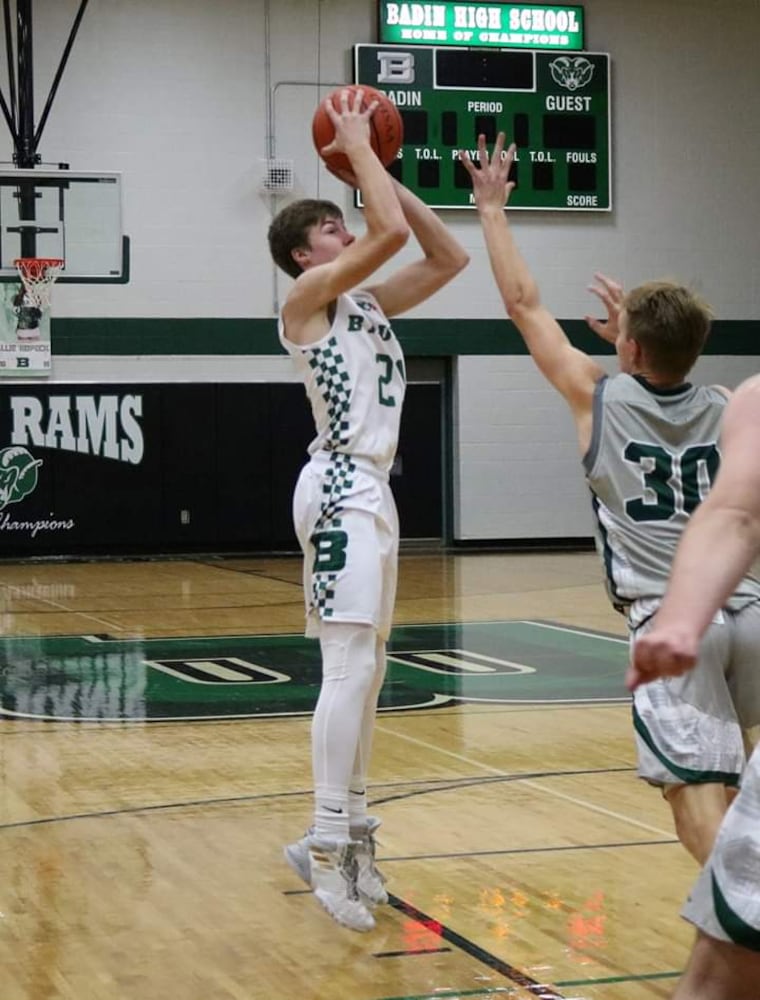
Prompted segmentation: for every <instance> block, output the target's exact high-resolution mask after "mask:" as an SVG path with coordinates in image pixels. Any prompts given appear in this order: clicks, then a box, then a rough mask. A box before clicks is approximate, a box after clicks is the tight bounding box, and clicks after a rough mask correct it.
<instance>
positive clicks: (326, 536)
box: [293, 452, 399, 639]
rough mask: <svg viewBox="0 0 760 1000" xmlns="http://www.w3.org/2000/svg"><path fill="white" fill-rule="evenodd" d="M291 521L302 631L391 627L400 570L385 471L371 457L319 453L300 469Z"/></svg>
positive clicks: (394, 516) (395, 519)
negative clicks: (328, 626) (299, 565)
mask: <svg viewBox="0 0 760 1000" xmlns="http://www.w3.org/2000/svg"><path fill="white" fill-rule="evenodd" d="M293 521H294V524H295V529H296V534H297V535H298V541H299V543H300V545H301V549H302V550H303V554H304V567H303V584H304V598H305V603H306V635H307V636H310V637H313V638H316V637H317V636H318V634H319V622H320V620H321V621H329V622H348V623H353V624H357V625H371V626H373V628H375V629H376V630H377V631H378V634H379V635H380V637H381V638H382V639H387V638H388V636H389V634H390V630H391V621H392V618H393V607H394V604H395V600H396V577H397V572H398V537H399V527H398V515H397V513H396V504H395V502H394V499H393V494H392V493H391V488H390V486H389V485H388V477H387V475H384V474H383V473H382V472H380V471H379V470H377V469H375V467H374V466H372V465H371V463H369V462H362V461H361V460H358V459H355V458H352V457H351V456H348V455H343V454H339V453H331V454H330V453H327V452H318V453H317V455H315V456H314V457H313V458H312V460H311V461H310V462H309V463H308V465H306V466H304V468H303V469H302V470H301V475H300V476H299V478H298V483H297V484H296V489H295V493H294V495H293Z"/></svg>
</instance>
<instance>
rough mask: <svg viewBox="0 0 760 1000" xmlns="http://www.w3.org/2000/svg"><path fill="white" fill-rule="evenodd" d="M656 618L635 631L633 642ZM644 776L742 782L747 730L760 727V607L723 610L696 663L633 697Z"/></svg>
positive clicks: (668, 781)
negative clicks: (740, 779) (683, 671)
mask: <svg viewBox="0 0 760 1000" xmlns="http://www.w3.org/2000/svg"><path fill="white" fill-rule="evenodd" d="M650 627H651V618H650V619H649V620H648V621H646V622H644V624H642V625H640V626H639V627H638V628H637V629H633V630H632V631H631V644H632V645H633V644H635V642H636V638H637V637H638V636H640V635H644V634H645V633H646V632H647V631H648V629H649V628H650ZM633 720H634V728H635V730H636V749H637V755H638V773H639V776H640V777H642V778H644V779H645V780H646V781H649V782H651V783H652V784H654V785H673V784H695V783H703V782H720V783H723V784H726V785H736V784H737V783H738V781H739V777H740V775H741V773H742V771H743V769H744V766H745V763H746V758H745V752H744V741H743V738H742V730H748V729H751V728H752V727H753V726H756V725H758V723H759V722H760V602H757V601H756V602H754V603H752V604H748V605H746V606H745V607H744V608H742V609H741V610H740V611H735V612H732V611H722V612H720V613H719V614H718V615H717V616H716V619H715V620H714V621H713V623H712V624H711V625H710V627H709V629H708V630H707V632H706V634H705V637H704V639H703V640H702V644H701V647H700V655H699V662H698V664H697V666H696V667H695V668H694V669H693V670H691V671H689V672H688V673H686V674H684V675H683V676H681V677H666V678H662V679H661V680H657V681H653V682H651V683H650V684H643V685H642V686H641V687H639V688H637V689H636V691H635V693H634V697H633Z"/></svg>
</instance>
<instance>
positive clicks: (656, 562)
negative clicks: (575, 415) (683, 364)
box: [583, 374, 760, 611]
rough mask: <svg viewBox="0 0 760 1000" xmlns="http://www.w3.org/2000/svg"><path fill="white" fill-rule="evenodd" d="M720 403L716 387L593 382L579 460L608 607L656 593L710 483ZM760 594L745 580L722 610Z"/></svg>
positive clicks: (629, 379)
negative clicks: (587, 435)
mask: <svg viewBox="0 0 760 1000" xmlns="http://www.w3.org/2000/svg"><path fill="white" fill-rule="evenodd" d="M726 403H727V399H726V396H725V394H724V393H723V392H721V390H720V389H717V388H715V387H712V386H710V387H708V386H692V385H689V384H684V385H682V386H679V387H678V388H675V389H657V388H655V387H654V386H652V385H650V384H649V383H648V382H647V381H646V380H645V379H644V378H642V377H641V376H632V375H624V374H621V375H617V376H615V377H614V378H606V377H605V378H602V379H600V381H599V383H598V384H597V387H596V391H595V394H594V411H593V425H592V434H591V445H590V447H589V450H588V452H587V454H586V455H585V456H584V459H583V464H584V467H585V470H586V481H587V482H588V484H589V486H590V488H591V493H592V504H593V509H594V514H595V518H596V535H597V538H596V541H597V548H598V551H599V554H600V555H601V557H602V559H603V562H604V568H605V572H606V577H607V589H608V592H609V595H610V598H611V600H612V603H613V605H614V606H615V607H616V608H617V609H618V610H620V611H624V610H625V609H626V607H627V606H628V605H630V604H631V603H632V602H633V601H635V600H637V599H639V598H657V597H661V596H662V595H663V594H664V593H665V588H666V586H667V582H668V575H669V573H670V568H671V565H672V562H673V558H674V556H675V551H676V547H677V545H678V541H679V539H680V537H681V534H682V533H683V530H684V528H685V527H686V524H687V521H688V519H689V517H690V515H691V514H692V513H693V511H694V510H695V508H696V507H697V505H698V504H699V502H700V501H701V500H703V499H704V497H705V496H706V495H707V492H708V490H709V488H710V486H711V484H712V482H713V480H714V479H715V476H716V474H717V471H718V465H719V462H720V454H719V451H718V439H719V431H720V423H721V418H722V416H723V411H724V409H725V406H726ZM759 596H760V583H758V581H757V580H755V579H754V578H752V577H746V578H745V579H744V580H743V581H742V583H741V584H740V585H739V587H738V588H737V590H736V592H735V595H734V597H733V598H732V599H731V601H730V602H729V607H734V608H738V607H741V606H743V605H744V604H746V603H747V602H748V601H750V600H755V599H757V598H758V597H759Z"/></svg>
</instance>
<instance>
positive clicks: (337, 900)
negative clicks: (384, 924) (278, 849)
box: [285, 833, 375, 932]
mask: <svg viewBox="0 0 760 1000" xmlns="http://www.w3.org/2000/svg"><path fill="white" fill-rule="evenodd" d="M357 850H358V845H357V844H356V843H354V842H353V841H350V840H343V841H340V840H327V839H323V838H320V837H316V836H315V835H314V834H312V833H307V834H306V836H305V837H302V838H301V839H300V840H297V841H296V842H295V843H294V844H288V845H287V847H285V860H286V861H287V862H288V864H289V865H290V867H291V868H292V869H293V871H294V872H296V874H297V875H299V876H300V877H301V878H302V879H303V880H304V882H307V883H308V884H309V885H310V886H311V888H312V890H313V892H314V895H315V896H316V897H317V899H318V900H319V902H320V903H321V904H322V906H323V907H324V908H325V910H327V912H328V913H329V914H330V916H331V917H332V918H333V920H335V921H336V922H337V923H339V924H341V925H342V926H343V927H348V928H350V929H351V930H352V931H361V932H364V931H371V930H372V928H373V927H374V926H375V918H374V917H373V916H372V914H371V913H370V911H369V909H368V908H367V906H366V904H365V903H364V902H363V901H362V898H361V896H360V894H359V889H358V887H357V877H358V874H359V863H358V860H357Z"/></svg>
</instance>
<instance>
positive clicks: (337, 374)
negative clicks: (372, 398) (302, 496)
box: [304, 337, 351, 448]
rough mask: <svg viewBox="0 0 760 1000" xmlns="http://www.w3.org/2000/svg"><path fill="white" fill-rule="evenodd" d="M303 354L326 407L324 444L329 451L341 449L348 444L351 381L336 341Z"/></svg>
mask: <svg viewBox="0 0 760 1000" xmlns="http://www.w3.org/2000/svg"><path fill="white" fill-rule="evenodd" d="M304 353H305V355H306V359H307V360H308V362H309V365H310V366H311V367H312V368H313V369H314V371H315V372H316V373H317V378H316V383H317V388H318V389H319V391H320V393H321V395H322V398H323V399H324V401H325V403H326V405H327V418H328V420H329V424H330V434H329V438H328V444H329V445H330V446H331V447H333V448H341V447H345V446H346V445H347V444H348V427H349V421H348V408H349V406H350V405H351V381H350V376H349V374H348V369H347V368H346V362H345V359H344V357H343V355H342V354H341V353H340V350H339V349H338V341H337V340H336V339H335V337H330V339H329V340H328V342H327V346H326V347H315V348H312V349H311V350H308V351H305V352H304Z"/></svg>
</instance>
